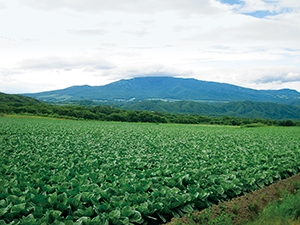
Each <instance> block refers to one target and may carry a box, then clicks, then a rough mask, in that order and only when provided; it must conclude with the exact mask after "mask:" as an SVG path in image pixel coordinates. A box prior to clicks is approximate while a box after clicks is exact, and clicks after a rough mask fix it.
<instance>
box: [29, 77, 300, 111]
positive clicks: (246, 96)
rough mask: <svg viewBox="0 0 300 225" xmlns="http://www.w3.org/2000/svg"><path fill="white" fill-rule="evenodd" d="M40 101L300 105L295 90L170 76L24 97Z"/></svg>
mask: <svg viewBox="0 0 300 225" xmlns="http://www.w3.org/2000/svg"><path fill="white" fill-rule="evenodd" d="M24 95H26V96H30V97H34V98H36V99H39V100H42V101H50V102H61V101H70V100H94V101H129V100H133V99H134V100H146V99H164V100H174V101H175V100H192V101H216V102H231V101H245V100H249V101H256V102H277V103H286V104H297V105H300V93H299V92H297V91H295V90H290V89H282V90H255V89H250V88H243V87H239V86H235V85H231V84H225V83H217V82H207V81H200V80H196V79H191V78H189V79H183V78H173V77H138V78H133V79H129V80H120V81H117V82H114V83H111V84H108V85H104V86H88V85H84V86H72V87H69V88H66V89H62V90H55V91H48V92H41V93H34V94H24Z"/></svg>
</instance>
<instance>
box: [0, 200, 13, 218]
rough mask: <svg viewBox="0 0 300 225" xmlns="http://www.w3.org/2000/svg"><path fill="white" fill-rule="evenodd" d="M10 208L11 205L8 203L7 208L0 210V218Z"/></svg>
mask: <svg viewBox="0 0 300 225" xmlns="http://www.w3.org/2000/svg"><path fill="white" fill-rule="evenodd" d="M11 207H12V203H10V204H9V205H8V206H7V207H5V208H1V209H0V217H1V216H3V215H5V214H6V213H7V212H8V211H9V210H10V208H11Z"/></svg>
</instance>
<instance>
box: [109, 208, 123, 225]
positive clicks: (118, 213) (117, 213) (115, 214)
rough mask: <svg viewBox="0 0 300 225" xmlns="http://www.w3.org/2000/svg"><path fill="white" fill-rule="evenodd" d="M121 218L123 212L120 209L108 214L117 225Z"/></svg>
mask: <svg viewBox="0 0 300 225" xmlns="http://www.w3.org/2000/svg"><path fill="white" fill-rule="evenodd" d="M120 217H121V211H120V210H119V209H115V210H113V211H111V212H110V213H109V214H108V218H109V219H110V220H111V221H112V223H113V224H115V223H116V222H117V221H118V220H119V219H120Z"/></svg>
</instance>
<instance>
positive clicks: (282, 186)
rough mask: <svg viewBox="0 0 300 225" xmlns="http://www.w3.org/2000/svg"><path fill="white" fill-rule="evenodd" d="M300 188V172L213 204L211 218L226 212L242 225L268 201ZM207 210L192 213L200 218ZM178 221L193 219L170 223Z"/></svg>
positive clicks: (194, 216)
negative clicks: (245, 193) (226, 200)
mask: <svg viewBox="0 0 300 225" xmlns="http://www.w3.org/2000/svg"><path fill="white" fill-rule="evenodd" d="M298 189H300V173H298V174H296V175H294V176H292V177H290V178H287V179H285V180H281V181H278V182H276V183H274V184H272V185H270V186H267V187H264V188H262V189H260V190H257V191H254V192H251V193H249V194H247V195H244V196H240V197H237V198H234V199H232V200H230V201H228V202H222V203H219V204H218V205H213V206H212V207H211V208H210V218H215V217H216V216H218V215H221V214H222V212H225V213H227V214H230V215H232V224H235V225H241V224H244V223H245V222H246V221H251V220H252V219H254V218H255V217H256V216H257V214H258V213H259V212H260V211H262V210H263V208H264V207H265V206H266V205H267V204H268V203H270V202H273V201H274V200H279V199H280V198H281V197H282V196H283V194H284V191H285V190H287V191H288V192H289V193H291V194H293V193H295V191H296V190H298ZM205 212H207V209H205V210H202V211H200V212H199V211H196V212H194V213H193V214H192V218H199V217H200V215H201V214H203V213H205ZM178 222H180V223H181V224H190V222H191V220H190V218H187V217H183V218H180V219H179V218H173V219H172V221H171V222H169V223H168V225H175V224H177V225H178V224H179V223H178Z"/></svg>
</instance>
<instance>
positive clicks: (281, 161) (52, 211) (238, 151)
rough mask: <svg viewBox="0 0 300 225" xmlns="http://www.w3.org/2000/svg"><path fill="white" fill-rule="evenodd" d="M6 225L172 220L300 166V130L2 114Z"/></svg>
mask: <svg viewBox="0 0 300 225" xmlns="http://www.w3.org/2000/svg"><path fill="white" fill-rule="evenodd" d="M0 128H1V129H0V151H1V152H0V172H1V175H0V183H1V186H0V224H9V223H11V224H147V223H151V224H153V223H162V222H165V221H167V220H169V219H170V218H171V217H173V216H181V215H183V214H185V213H188V212H191V211H193V210H195V209H203V208H205V207H208V206H209V205H211V204H214V203H217V202H218V201H223V200H227V199H230V198H232V197H234V196H238V195H241V194H244V193H247V192H250V191H253V190H255V189H258V188H261V187H263V186H265V185H268V184H270V183H273V182H275V181H277V180H280V179H283V178H286V177H288V176H291V175H293V174H296V173H298V172H299V170H300V146H299V131H300V130H299V128H297V127H293V128H278V127H277V128H275V127H268V128H253V129H240V128H233V127H217V126H192V125H167V124H160V125H156V124H133V123H131V124H130V123H113V122H85V121H66V120H52V119H28V118H27V119H17V118H0Z"/></svg>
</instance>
